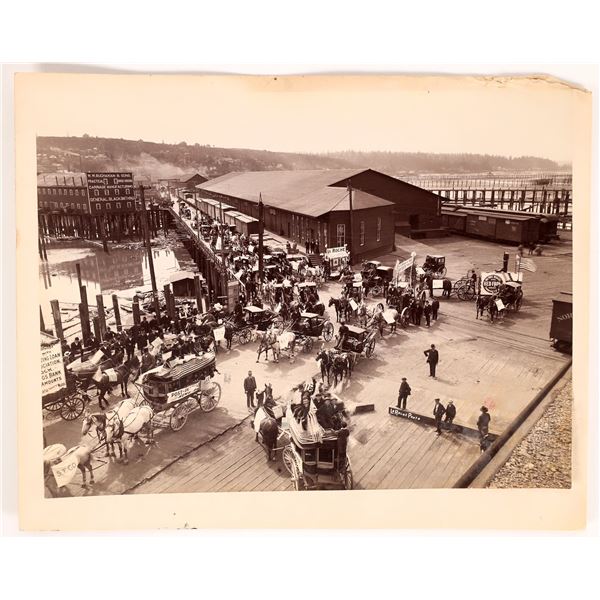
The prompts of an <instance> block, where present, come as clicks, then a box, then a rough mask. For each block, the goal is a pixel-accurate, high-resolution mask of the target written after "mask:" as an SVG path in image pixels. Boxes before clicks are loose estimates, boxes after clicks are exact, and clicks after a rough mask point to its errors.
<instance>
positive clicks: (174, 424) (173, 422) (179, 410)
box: [169, 402, 190, 431]
mask: <svg viewBox="0 0 600 600" xmlns="http://www.w3.org/2000/svg"><path fill="white" fill-rule="evenodd" d="M189 412H190V411H189V409H188V405H187V402H182V403H181V404H179V405H178V406H176V407H175V409H174V410H173V412H172V413H171V418H170V420H169V425H170V426H171V429H172V430H173V431H179V430H180V429H181V428H182V427H183V426H184V425H185V423H186V421H187V418H188V415H189Z"/></svg>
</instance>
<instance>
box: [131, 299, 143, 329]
mask: <svg viewBox="0 0 600 600" xmlns="http://www.w3.org/2000/svg"><path fill="white" fill-rule="evenodd" d="M131 306H132V310H133V324H134V325H139V324H140V321H141V319H140V301H139V299H138V297H137V296H135V297H134V299H133V304H132V305H131Z"/></svg>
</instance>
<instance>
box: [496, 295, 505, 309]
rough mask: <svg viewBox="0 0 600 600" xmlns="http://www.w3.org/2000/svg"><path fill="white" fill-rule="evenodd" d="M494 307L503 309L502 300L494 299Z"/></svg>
mask: <svg viewBox="0 0 600 600" xmlns="http://www.w3.org/2000/svg"><path fill="white" fill-rule="evenodd" d="M496 307H497V308H498V310H504V309H505V308H506V306H504V302H502V300H500V298H498V300H496Z"/></svg>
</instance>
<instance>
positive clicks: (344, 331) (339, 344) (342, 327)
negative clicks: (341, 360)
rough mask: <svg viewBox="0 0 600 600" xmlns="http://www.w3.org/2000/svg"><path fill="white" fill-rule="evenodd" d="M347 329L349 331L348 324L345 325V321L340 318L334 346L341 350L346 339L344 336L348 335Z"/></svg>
mask: <svg viewBox="0 0 600 600" xmlns="http://www.w3.org/2000/svg"><path fill="white" fill-rule="evenodd" d="M348 331H350V330H349V329H348V326H347V325H346V321H344V320H343V319H342V322H341V325H340V328H339V330H338V342H337V344H336V345H335V347H336V348H337V349H338V350H341V349H342V348H343V346H344V342H345V341H346V338H347V337H348Z"/></svg>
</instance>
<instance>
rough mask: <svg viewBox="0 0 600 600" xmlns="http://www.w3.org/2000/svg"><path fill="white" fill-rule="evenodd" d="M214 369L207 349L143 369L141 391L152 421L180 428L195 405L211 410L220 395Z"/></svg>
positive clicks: (207, 410)
mask: <svg viewBox="0 0 600 600" xmlns="http://www.w3.org/2000/svg"><path fill="white" fill-rule="evenodd" d="M216 371H217V369H216V365H215V355H214V354H213V353H212V352H207V353H205V354H204V355H203V356H200V357H197V356H194V357H191V358H189V359H188V360H185V359H183V360H181V361H175V364H172V365H169V364H168V363H167V365H163V366H161V367H157V368H155V369H152V370H150V371H147V372H146V373H144V374H143V375H142V376H141V392H142V395H143V397H144V400H145V401H146V402H147V403H148V404H149V405H150V406H151V407H152V410H153V411H154V419H153V425H154V426H158V427H170V428H171V429H172V430H173V431H179V430H180V429H181V428H182V427H183V426H184V425H185V423H186V421H187V418H188V416H189V415H190V413H192V412H194V411H195V410H197V409H198V408H200V409H201V410H202V411H203V412H210V411H212V410H214V409H215V408H216V406H217V404H218V403H219V400H220V399H221V386H220V385H219V384H218V383H217V382H216V381H212V378H213V377H214V374H215V372H216Z"/></svg>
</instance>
